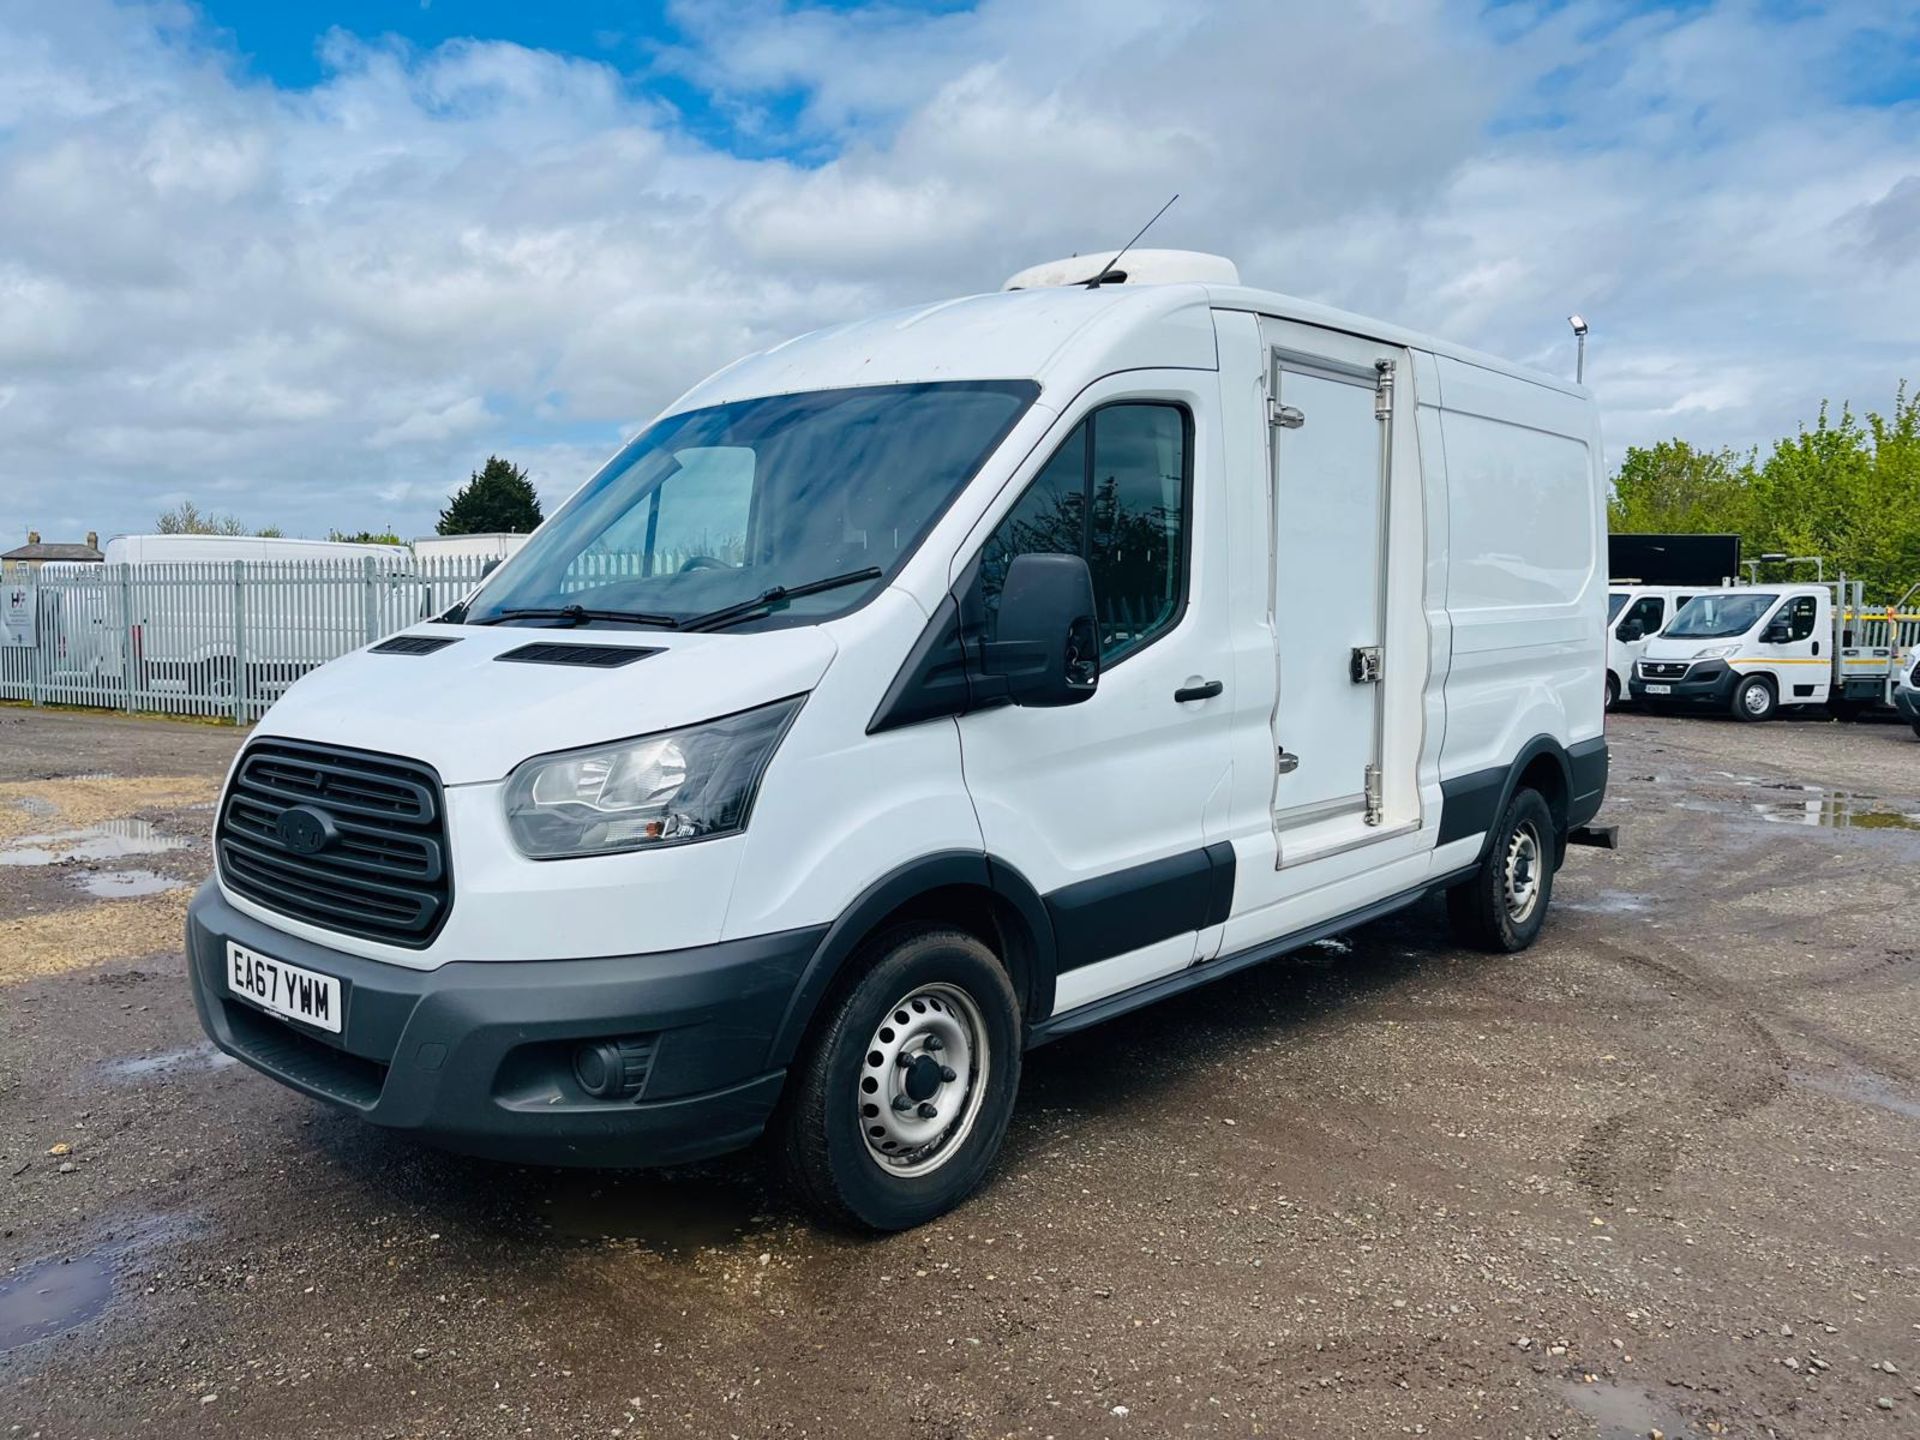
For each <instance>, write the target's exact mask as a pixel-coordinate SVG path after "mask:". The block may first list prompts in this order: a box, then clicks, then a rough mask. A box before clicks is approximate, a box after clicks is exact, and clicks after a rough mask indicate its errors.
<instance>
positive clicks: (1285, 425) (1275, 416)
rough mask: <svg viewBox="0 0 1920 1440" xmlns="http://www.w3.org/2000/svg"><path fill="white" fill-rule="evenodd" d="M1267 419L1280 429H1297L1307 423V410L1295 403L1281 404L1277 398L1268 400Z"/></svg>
mask: <svg viewBox="0 0 1920 1440" xmlns="http://www.w3.org/2000/svg"><path fill="white" fill-rule="evenodd" d="M1267 420H1268V421H1269V422H1270V423H1271V424H1274V425H1277V426H1279V427H1280V428H1281V429H1282V430H1298V429H1299V428H1300V427H1301V426H1302V425H1304V424H1306V423H1307V412H1306V411H1304V410H1302V409H1301V408H1300V407H1299V406H1297V405H1282V404H1281V403H1280V402H1279V401H1278V400H1277V399H1276V400H1269V401H1267Z"/></svg>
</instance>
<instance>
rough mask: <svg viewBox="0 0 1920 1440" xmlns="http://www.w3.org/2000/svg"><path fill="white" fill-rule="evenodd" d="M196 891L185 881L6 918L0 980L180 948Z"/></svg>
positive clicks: (1, 925) (0, 935) (0, 936)
mask: <svg viewBox="0 0 1920 1440" xmlns="http://www.w3.org/2000/svg"><path fill="white" fill-rule="evenodd" d="M191 893H192V892H191V891H189V890H188V889H186V888H184V887H183V888H181V889H178V890H167V891H164V892H162V893H161V894H158V895H153V896H149V897H147V898H145V899H141V900H99V901H95V902H94V903H93V904H91V905H76V906H73V907H72V908H71V909H67V910H55V911H53V912H51V913H49V914H44V915H27V916H22V917H21V918H19V919H14V920H0V985H10V984H14V983H17V982H18V981H21V980H32V979H37V978H39V977H41V976H44V975H58V974H61V973H63V972H65V971H69V970H84V969H87V968H89V967H91V966H94V965H101V964H105V963H106V962H107V961H109V960H121V959H134V958H138V957H140V956H143V955H160V954H170V953H172V952H175V951H177V950H179V949H180V944H181V939H180V937H181V934H182V931H183V930H184V928H185V925H186V919H187V901H188V899H189V898H190V896H191Z"/></svg>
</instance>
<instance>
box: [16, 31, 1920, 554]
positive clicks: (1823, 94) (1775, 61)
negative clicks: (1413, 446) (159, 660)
mask: <svg viewBox="0 0 1920 1440" xmlns="http://www.w3.org/2000/svg"><path fill="white" fill-rule="evenodd" d="M1174 191H1179V192H1181V195H1182V199H1181V202H1180V204H1179V205H1178V206H1177V207H1176V208H1175V209H1174V210H1173V211H1172V212H1171V213H1170V214H1169V215H1168V216H1167V217H1166V219H1165V220H1164V221H1162V222H1161V223H1160V225H1159V227H1158V228H1157V229H1156V231H1155V236H1154V238H1155V240H1156V242H1158V243H1160V244H1162V245H1173V246H1182V245H1184V246H1191V247H1193V248H1198V249H1206V250H1213V251H1218V252H1221V253H1224V254H1227V255H1230V256H1232V257H1233V258H1234V259H1235V261H1236V262H1237V263H1238V264H1239V266H1240V269H1241V272H1242V274H1243V275H1244V276H1245V277H1247V279H1248V280H1250V281H1251V282H1253V283H1258V284H1263V285H1267V286H1270V287H1272V288H1274V289H1279V290H1283V291H1289V292H1292V293H1295V294H1300V295H1304V296H1307V297H1309V298H1312V299H1316V300H1322V301H1326V302H1329V303H1332V304H1335V305H1340V306H1344V307H1346V308H1349V309H1354V310H1358V311H1361V312H1362V313H1368V314H1374V315H1380V316H1383V317H1385V318H1388V319H1392V320H1395V321H1399V322H1402V323H1405V324H1409V325H1411V326H1413V327H1415V328H1419V329H1425V330H1430V331H1433V332H1435V333H1439V334H1443V335H1446V336H1448V337H1450V338H1454V339H1458V340H1462V341H1465V342H1467V343H1469V344H1473V345H1478V346H1480V347H1482V348H1485V349H1489V350H1492V351H1494V352H1496V353H1500V354H1505V355H1508V356H1511V357H1513V358H1516V359H1519V360H1523V361H1526V362H1529V363H1533V364H1537V365H1541V366H1544V367H1547V368H1551V369H1556V370H1570V368H1571V362H1572V347H1571V340H1570V337H1569V335H1568V333H1567V330H1566V326H1565V321H1564V317H1565V316H1566V315H1567V314H1568V313H1569V312H1570V311H1575V310H1577V311H1580V312H1582V313H1584V314H1586V315H1587V316H1588V318H1589V319H1590V320H1591V321H1592V322H1593V326H1594V334H1593V343H1592V351H1591V355H1590V378H1591V379H1592V381H1593V383H1594V385H1595V388H1596V391H1597V393H1598V394H1599V396H1600V400H1601V404H1602V409H1603V417H1604V421H1605V425H1606V430H1607V437H1608V446H1609V451H1610V454H1611V455H1612V456H1613V457H1614V458H1616V459H1617V458H1618V456H1619V454H1620V453H1621V452H1622V450H1623V449H1624V447H1625V446H1626V445H1628V444H1637V443H1646V442H1651V441H1653V440H1658V439H1663V438H1667V437H1670V436H1673V435H1682V436H1686V437H1687V438H1690V439H1693V440H1695V441H1697V442H1699V443H1703V444H1710V445H1721V444H1725V445H1731V446H1735V447H1745V446H1748V445H1752V444H1756V443H1761V442H1764V441H1767V440H1769V439H1771V438H1772V437H1774V436H1777V435H1780V434H1783V433H1786V432H1788V431H1790V430H1791V429H1792V427H1793V426H1794V425H1795V424H1796V423H1798V422H1799V421H1802V420H1806V419H1810V418H1811V417H1812V416H1813V415H1814V414H1815V413H1816V411H1817V407H1818V406H1819V404H1820V402H1821V401H1822V400H1823V399H1830V400H1832V401H1834V402H1835V403H1836V404H1837V403H1839V402H1842V401H1851V402H1852V403H1853V404H1854V405H1855V406H1856V407H1857V408H1862V409H1865V408H1872V407H1875V406H1878V407H1881V408H1885V407H1886V406H1887V405H1889V404H1890V402H1891V400H1892V396H1893V393H1894V389H1895V386H1896V385H1897V384H1898V383H1899V382H1900V381H1901V380H1902V379H1911V380H1916V381H1920V341H1916V338H1915V337H1916V336H1920V6H1915V5H1914V4H1913V3H1912V0H1844V3H1834V4H1819V3H1812V0H1805V3H1789V0H1685V3H1676V4H1659V5H1655V4H1645V3H1631V0H1503V3H1492V4H1489V3H1483V0H1348V3H1344V4H1340V5H1328V4H1324V3H1320V0H974V3H968V4H957V3H943V4H933V3H921V4H915V3H910V0H883V3H862V0H843V3H833V4H821V3H805V0H698V3H695V0H670V3H660V0H650V3H638V4H614V3H609V0H548V3H545V4H538V5H530V4H524V3H522V4H508V3H503V0H432V3H431V4H430V5H425V6H422V5H420V4H419V3H418V0H388V3H377V0H336V3H329V4H325V5H320V4H310V3H303V0H285V3H264V0H254V3H242V0H59V3H57V4H49V3H43V0H0V214H5V215H6V216H7V223H6V224H5V225H4V226H0V313H4V315H5V316H6V323H5V324H4V325H0V538H6V539H8V540H12V539H17V538H19V536H20V535H21V534H23V533H24V531H26V530H27V529H29V528H32V529H38V530H40V531H42V532H43V533H45V534H47V535H49V536H60V537H66V538H71V537H75V536H78V535H80V534H83V533H84V532H85V531H87V530H98V531H100V532H102V533H103V534H112V533H116V532H132V531H138V530H142V529H146V528H149V527H150V526H151V524H152V520H153V517H154V516H155V515H156V514H157V513H158V512H159V511H160V510H161V509H163V508H165V507H167V506H169V505H172V504H174V503H177V502H178V501H179V500H181V499H192V500H194V501H195V502H196V503H197V504H199V505H200V506H201V507H202V508H203V509H215V510H222V511H228V512H232V513H235V514H237V515H239V516H240V517H241V518H242V519H243V520H245V521H247V522H249V523H251V524H255V525H266V524H274V525H278V526H281V527H283V528H284V529H286V530H288V531H289V532H290V533H296V534H298V533H304V534H324V533H325V532H326V531H327V530H328V529H329V528H333V527H336V526H337V527H339V528H343V529H360V528H363V527H365V528H381V527H385V526H388V525H391V526H393V527H395V528H397V529H399V530H400V531H401V532H402V533H404V534H413V533H421V532H424V531H425V530H427V529H428V528H430V526H431V524H432V521H433V518H434V515H435V514H436V512H437V511H438V509H439V507H440V505H441V504H442V503H444V498H445V496H446V494H447V492H448V491H449V490H450V489H451V488H452V487H453V486H455V485H456V484H458V483H459V481H460V480H461V479H462V478H463V477H464V476H465V475H466V474H467V473H468V472H469V471H470V470H472V469H474V468H475V467H476V466H478V465H479V464H481V463H482V462H483V461H484V460H485V459H486V457H487V455H488V454H489V453H493V452H498V453H501V454H506V455H509V456H510V457H512V458H514V459H516V460H519V461H521V462H522V463H524V464H526V465H528V466H529V467H530V469H531V470H532V472H533V474H534V476H535V480H536V483H537V484H538V485H539V486H540V488H541V490H542V493H543V494H544V495H546V496H547V497H548V498H549V500H558V499H560V498H562V497H564V495H565V494H567V493H568V492H569V491H570V490H571V489H572V488H573V487H574V486H575V485H577V484H578V483H579V482H580V481H581V480H582V479H584V478H585V476H586V475H587V474H589V473H590V472H591V470H592V469H593V468H594V466H595V465H596V464H597V463H598V462H599V461H600V460H602V459H603V458H604V457H605V456H606V455H607V454H608V453H610V452H611V451H612V450H613V449H614V448H615V447H616V446H617V445H618V443H619V442H620V440H621V439H622V437H623V436H625V435H627V434H629V433H631V432H632V431H633V429H635V428H636V427H637V426H639V425H640V424H643V423H644V422H645V421H646V420H647V418H648V417H650V416H651V415H652V414H654V413H657V412H658V410H659V409H660V408H661V407H662V406H663V405H665V404H667V403H668V402H670V401H671V400H672V399H673V397H674V396H676V395H677V394H679V393H681V392H682V391H683V390H685V389H686V388H688V387H689V386H691V385H692V384H693V383H694V382H696V381H697V380H698V379H699V378H700V377H702V376H703V375H705V374H707V373H709V372H710V371H712V370H713V369H715V368H717V367H719V366H720V365H723V364H725V363H727V362H728V361H730V360H732V359H734V358H736V357H737V356H738V355H740V354H741V353H743V352H745V351H748V350H751V349H756V348H760V347H763V346H766V345H769V344H772V343H775V342H777V341H779V340H781V339H784V338H786V337H788V336H790V335H793V334H795V333H798V332H800V331H804V330H807V329H811V328H815V327H817V326H819V325H822V324H828V323H832V322H834V321H837V320H841V319H845V318H848V317H849V316H852V315H857V314H862V313H870V312H872V311H876V310H880V309H884V308H888V307H894V306H899V305H905V304H911V303H917V302H922V301H927V300H932V299H938V298H942V297H944V296H948V295H953V294H958V293H967V292H971V291H978V290H983V289H992V288H996V287H997V286H998V285H999V284H1000V282H1001V281H1002V280H1003V278H1004V277H1005V276H1006V275H1008V274H1009V273H1011V272H1012V271H1014V270H1016V269H1019V268H1021V267H1022V266H1024V265H1027V264H1030V263H1033V262H1034V261H1037V260H1042V259H1048V258H1052V257H1055V256H1059V255H1064V254H1068V253H1073V252H1077V251H1080V250H1085V249H1092V248H1098V247H1100V246H1103V245H1112V244H1117V243H1118V242H1119V241H1120V240H1121V239H1124V238H1125V236H1126V235H1128V234H1130V233H1131V232H1132V231H1133V230H1134V229H1135V228H1136V227H1137V226H1138V224H1139V222H1140V221H1141V220H1142V219H1144V218H1145V217H1146V216H1147V215H1150V214H1152V213H1153V211H1154V210H1155V209H1156V208H1157V207H1158V206H1159V204H1160V203H1161V202H1162V201H1163V200H1165V198H1166V197H1167V196H1168V195H1169V194H1171V193H1173V192H1174Z"/></svg>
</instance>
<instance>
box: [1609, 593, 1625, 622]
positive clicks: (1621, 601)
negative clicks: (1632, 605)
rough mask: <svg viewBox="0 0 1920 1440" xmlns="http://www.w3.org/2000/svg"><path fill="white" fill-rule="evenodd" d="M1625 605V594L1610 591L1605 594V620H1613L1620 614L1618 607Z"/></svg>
mask: <svg viewBox="0 0 1920 1440" xmlns="http://www.w3.org/2000/svg"><path fill="white" fill-rule="evenodd" d="M1626 603H1627V592H1626V591H1624V590H1610V591H1608V592H1607V619H1608V620H1613V619H1614V618H1616V617H1617V616H1618V615H1619V614H1620V607H1621V606H1622V605H1625V604H1626Z"/></svg>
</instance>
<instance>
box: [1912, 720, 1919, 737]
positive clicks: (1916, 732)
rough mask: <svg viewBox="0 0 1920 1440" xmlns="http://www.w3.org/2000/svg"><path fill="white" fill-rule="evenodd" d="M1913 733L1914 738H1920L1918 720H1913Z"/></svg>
mask: <svg viewBox="0 0 1920 1440" xmlns="http://www.w3.org/2000/svg"><path fill="white" fill-rule="evenodd" d="M1913 735H1914V738H1915V739H1916V740H1920V720H1916V721H1914V722H1913Z"/></svg>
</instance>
